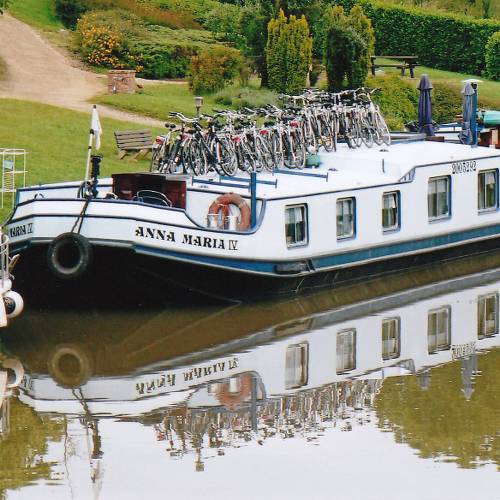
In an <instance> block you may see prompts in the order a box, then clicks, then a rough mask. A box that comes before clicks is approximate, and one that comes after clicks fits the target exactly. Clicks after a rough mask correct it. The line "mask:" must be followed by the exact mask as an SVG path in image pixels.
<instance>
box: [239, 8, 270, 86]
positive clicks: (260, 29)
mask: <svg viewBox="0 0 500 500" xmlns="http://www.w3.org/2000/svg"><path fill="white" fill-rule="evenodd" d="M274 13H275V12H274V4H273V3H272V2H264V1H260V0H253V1H248V2H246V3H245V6H244V8H243V9H242V11H241V14H240V18H239V25H238V31H239V33H240V34H241V36H242V38H243V40H244V41H245V43H244V46H243V47H242V50H243V53H244V54H245V56H247V57H248V58H251V60H252V62H253V66H254V67H255V70H256V71H257V73H258V74H259V76H260V78H261V85H262V87H267V85H268V80H269V79H268V74H267V62H266V44H267V26H268V24H269V21H270V20H271V19H272V17H273V15H274Z"/></svg>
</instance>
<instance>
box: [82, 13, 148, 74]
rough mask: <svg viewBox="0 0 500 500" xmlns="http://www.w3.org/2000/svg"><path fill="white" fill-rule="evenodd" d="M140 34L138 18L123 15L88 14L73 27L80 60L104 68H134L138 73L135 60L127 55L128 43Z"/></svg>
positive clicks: (141, 29) (131, 15) (136, 60)
mask: <svg viewBox="0 0 500 500" xmlns="http://www.w3.org/2000/svg"><path fill="white" fill-rule="evenodd" d="M143 31H144V28H143V25H142V23H141V21H140V19H139V18H137V17H136V16H134V15H133V14H130V13H127V12H125V11H92V12H89V13H87V14H85V15H83V16H82V17H81V18H80V20H79V21H78V23H77V26H76V38H77V40H78V42H79V46H80V51H81V54H82V56H83V59H84V60H85V61H86V62H87V63H89V64H92V65H93V66H100V67H104V68H114V69H123V68H134V69H136V70H138V71H140V70H141V69H142V68H141V67H140V65H139V62H138V58H137V57H136V56H135V55H134V54H132V52H131V51H130V46H129V41H130V40H131V39H133V38H134V37H136V36H140V35H141V34H142V33H143Z"/></svg>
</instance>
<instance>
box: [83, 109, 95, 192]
mask: <svg viewBox="0 0 500 500" xmlns="http://www.w3.org/2000/svg"><path fill="white" fill-rule="evenodd" d="M96 109H97V106H96V105H95V104H94V107H93V110H92V115H91V118H90V133H89V145H88V147H87V164H86V166H85V179H84V181H85V182H87V181H88V180H89V170H90V157H91V156H92V143H93V142H94V129H93V128H92V116H94V110H96Z"/></svg>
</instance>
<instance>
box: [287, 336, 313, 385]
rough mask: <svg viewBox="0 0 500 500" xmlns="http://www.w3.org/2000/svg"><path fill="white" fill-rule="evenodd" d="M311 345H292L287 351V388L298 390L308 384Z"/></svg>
mask: <svg viewBox="0 0 500 500" xmlns="http://www.w3.org/2000/svg"><path fill="white" fill-rule="evenodd" d="M308 363H309V344H308V343H307V342H301V343H300V344H294V345H290V346H288V347H287V349H286V361H285V388H286V389H297V388H298V387H302V386H304V385H306V384H307V375H308Z"/></svg>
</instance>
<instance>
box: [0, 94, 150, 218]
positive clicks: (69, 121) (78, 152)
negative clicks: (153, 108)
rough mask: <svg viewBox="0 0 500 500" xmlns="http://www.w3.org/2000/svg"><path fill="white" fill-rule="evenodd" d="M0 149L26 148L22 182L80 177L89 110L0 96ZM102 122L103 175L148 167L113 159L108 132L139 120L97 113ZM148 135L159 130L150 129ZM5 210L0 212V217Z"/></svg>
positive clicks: (146, 163) (146, 162) (138, 126)
mask: <svg viewBox="0 0 500 500" xmlns="http://www.w3.org/2000/svg"><path fill="white" fill-rule="evenodd" d="M0 116H1V117H2V120H0V148H21V149H26V151H27V152H28V161H27V168H28V176H27V184H28V185H31V184H37V183H45V182H56V181H70V180H79V179H82V178H83V176H84V174H85V163H86V155H87V145H88V139H89V128H90V106H89V113H88V114H86V113H78V112H75V111H68V110H64V109H61V108H57V107H54V106H47V105H44V104H37V103H32V102H26V101H16V100H11V99H0ZM101 123H102V127H103V135H102V141H101V142H102V144H101V149H100V150H99V154H101V155H102V156H103V157H104V159H103V162H102V164H101V165H102V176H103V177H105V176H109V175H110V174H111V173H114V172H121V171H141V170H148V169H149V159H146V160H141V161H139V162H135V161H132V160H131V159H129V158H130V157H126V158H125V159H123V160H118V158H117V150H116V145H115V139H114V135H113V132H114V131H115V130H134V129H143V128H144V125H141V124H137V123H127V122H120V121H116V120H111V119H108V118H102V117H101ZM152 132H153V134H156V133H159V132H160V131H159V130H153V131H152ZM7 214H8V209H4V210H3V211H0V220H4V219H5V218H6V216H7Z"/></svg>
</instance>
